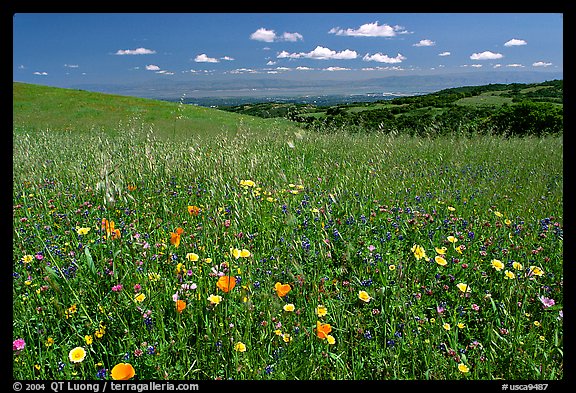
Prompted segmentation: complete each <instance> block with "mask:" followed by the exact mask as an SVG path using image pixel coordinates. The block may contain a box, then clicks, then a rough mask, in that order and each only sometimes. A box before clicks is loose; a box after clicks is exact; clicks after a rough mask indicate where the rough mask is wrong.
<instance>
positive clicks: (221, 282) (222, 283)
mask: <svg viewBox="0 0 576 393" xmlns="http://www.w3.org/2000/svg"><path fill="white" fill-rule="evenodd" d="M216 286H217V287H218V288H220V289H221V290H222V291H223V292H224V293H227V292H230V291H231V290H232V289H233V288H234V287H235V286H236V278H234V277H232V276H221V277H220V278H219V279H218V282H217V283H216Z"/></svg>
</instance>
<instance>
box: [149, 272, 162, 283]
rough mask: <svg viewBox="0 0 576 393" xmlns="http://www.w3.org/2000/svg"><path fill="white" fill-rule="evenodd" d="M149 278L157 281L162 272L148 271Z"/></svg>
mask: <svg viewBox="0 0 576 393" xmlns="http://www.w3.org/2000/svg"><path fill="white" fill-rule="evenodd" d="M148 280H150V281H152V282H155V281H158V280H160V274H158V273H148Z"/></svg>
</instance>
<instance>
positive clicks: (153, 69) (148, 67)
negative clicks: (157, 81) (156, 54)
mask: <svg viewBox="0 0 576 393" xmlns="http://www.w3.org/2000/svg"><path fill="white" fill-rule="evenodd" d="M146 69H147V70H148V71H159V70H160V67H158V66H157V65H155V64H148V65H147V66H146Z"/></svg>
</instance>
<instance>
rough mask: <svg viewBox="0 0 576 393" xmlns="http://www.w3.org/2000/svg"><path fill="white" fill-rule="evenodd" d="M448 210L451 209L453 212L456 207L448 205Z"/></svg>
mask: <svg viewBox="0 0 576 393" xmlns="http://www.w3.org/2000/svg"><path fill="white" fill-rule="evenodd" d="M448 210H450V211H451V212H453V211H454V210H456V208H454V207H452V206H448Z"/></svg>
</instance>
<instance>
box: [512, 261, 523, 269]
mask: <svg viewBox="0 0 576 393" xmlns="http://www.w3.org/2000/svg"><path fill="white" fill-rule="evenodd" d="M512 267H513V268H514V269H516V270H522V269H523V266H522V264H521V263H519V262H512Z"/></svg>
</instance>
